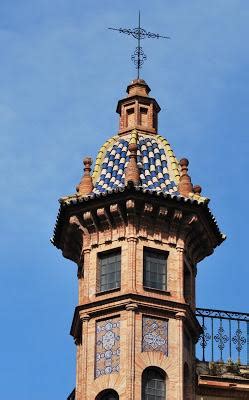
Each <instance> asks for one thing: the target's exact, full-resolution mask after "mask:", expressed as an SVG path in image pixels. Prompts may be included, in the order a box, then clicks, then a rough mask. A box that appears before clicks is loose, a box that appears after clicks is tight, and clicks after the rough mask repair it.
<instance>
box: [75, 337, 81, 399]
mask: <svg viewBox="0 0 249 400" xmlns="http://www.w3.org/2000/svg"><path fill="white" fill-rule="evenodd" d="M75 344H76V346H77V354H76V390H75V392H76V393H75V399H76V400H80V399H81V376H82V373H81V359H82V344H81V341H80V340H78V339H75Z"/></svg>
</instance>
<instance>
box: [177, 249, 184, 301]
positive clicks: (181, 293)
mask: <svg viewBox="0 0 249 400" xmlns="http://www.w3.org/2000/svg"><path fill="white" fill-rule="evenodd" d="M176 251H177V255H178V282H179V287H178V296H179V299H180V300H181V301H183V300H184V259H183V252H184V249H183V247H182V246H177V247H176Z"/></svg>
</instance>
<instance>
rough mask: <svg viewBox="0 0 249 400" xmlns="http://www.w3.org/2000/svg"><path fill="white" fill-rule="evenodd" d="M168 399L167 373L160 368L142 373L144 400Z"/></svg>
mask: <svg viewBox="0 0 249 400" xmlns="http://www.w3.org/2000/svg"><path fill="white" fill-rule="evenodd" d="M152 399H153V400H165V399H166V373H165V371H163V370H162V369H161V368H158V367H148V368H146V369H145V370H144V371H143V373H142V400H152Z"/></svg>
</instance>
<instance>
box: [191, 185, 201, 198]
mask: <svg viewBox="0 0 249 400" xmlns="http://www.w3.org/2000/svg"><path fill="white" fill-rule="evenodd" d="M201 191H202V188H201V186H200V185H195V186H194V187H193V192H194V194H195V195H197V196H200V195H201Z"/></svg>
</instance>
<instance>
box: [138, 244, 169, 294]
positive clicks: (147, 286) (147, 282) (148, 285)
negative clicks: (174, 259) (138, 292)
mask: <svg viewBox="0 0 249 400" xmlns="http://www.w3.org/2000/svg"><path fill="white" fill-rule="evenodd" d="M146 253H147V254H149V253H151V254H153V253H154V254H157V255H160V254H161V255H164V256H165V271H164V272H165V273H164V274H161V275H162V276H163V275H164V276H165V279H164V282H163V286H164V287H156V286H153V285H152V282H153V281H152V280H150V279H148V278H147V277H146V272H148V271H147V270H146ZM168 257H169V252H168V251H166V250H161V249H157V248H154V247H153V248H151V247H144V248H143V288H144V289H145V290H152V291H159V292H163V293H166V294H169V291H168ZM155 258H156V257H155ZM154 273H155V272H154ZM155 282H156V283H157V284H158V283H159V282H160V280H158V281H155Z"/></svg>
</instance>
